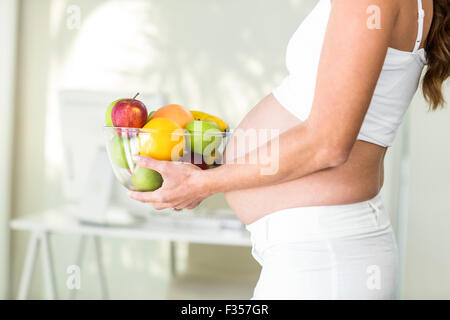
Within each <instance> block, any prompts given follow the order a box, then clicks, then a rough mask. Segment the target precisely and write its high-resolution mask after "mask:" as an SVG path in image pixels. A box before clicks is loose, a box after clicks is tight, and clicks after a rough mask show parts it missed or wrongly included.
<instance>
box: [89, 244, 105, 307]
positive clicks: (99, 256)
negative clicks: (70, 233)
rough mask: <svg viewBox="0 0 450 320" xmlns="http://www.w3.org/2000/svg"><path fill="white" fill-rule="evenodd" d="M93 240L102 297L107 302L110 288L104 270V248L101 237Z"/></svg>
mask: <svg viewBox="0 0 450 320" xmlns="http://www.w3.org/2000/svg"><path fill="white" fill-rule="evenodd" d="M93 240H94V250H95V259H96V262H97V271H98V281H99V284H100V296H101V298H102V299H103V300H107V299H108V287H107V285H106V276H105V270H104V268H103V259H102V248H101V247H102V246H101V242H100V237H98V236H93Z"/></svg>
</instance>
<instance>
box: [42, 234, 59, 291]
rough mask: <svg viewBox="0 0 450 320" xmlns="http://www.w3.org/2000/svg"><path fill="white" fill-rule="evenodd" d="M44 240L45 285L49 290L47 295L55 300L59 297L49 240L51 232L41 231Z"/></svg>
mask: <svg viewBox="0 0 450 320" xmlns="http://www.w3.org/2000/svg"><path fill="white" fill-rule="evenodd" d="M40 236H41V241H42V267H43V271H44V277H45V282H46V284H45V287H46V290H47V296H48V298H49V299H51V300H54V299H57V298H58V295H57V292H56V280H55V271H54V268H53V260H52V252H51V247H50V241H49V233H48V232H46V231H43V232H41V235H40Z"/></svg>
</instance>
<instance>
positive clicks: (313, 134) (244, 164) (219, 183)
mask: <svg viewBox="0 0 450 320" xmlns="http://www.w3.org/2000/svg"><path fill="white" fill-rule="evenodd" d="M321 132H323V131H317V130H313V128H310V127H309V126H308V122H307V121H305V122H303V123H301V124H300V125H298V126H296V127H294V128H292V129H290V130H288V131H286V132H284V133H283V134H281V135H280V136H278V137H276V138H275V139H272V140H270V141H268V142H267V143H265V144H263V145H261V146H259V147H258V148H257V149H255V150H252V151H250V152H249V153H247V154H245V155H244V156H241V157H239V158H236V159H233V161H232V162H231V163H228V162H227V163H226V164H224V165H222V166H220V167H218V168H215V169H212V170H206V171H204V172H202V174H201V177H200V178H199V179H200V180H201V183H202V184H203V185H204V186H205V188H207V189H208V190H210V192H211V193H220V192H227V191H231V190H239V189H248V188H253V187H258V186H265V185H271V184H277V183H280V182H285V181H289V180H293V179H298V178H300V177H303V176H305V175H308V174H310V173H313V172H316V171H319V170H322V169H326V168H329V167H332V166H336V165H339V164H342V163H343V162H344V161H345V159H346V155H345V153H344V152H342V151H341V148H339V147H338V146H333V145H332V144H331V145H330V144H327V143H326V141H324V139H326V137H323V136H322V137H321V136H320V134H321ZM329 140H330V141H332V140H333V139H329ZM277 145H278V148H276V146H277ZM270 152H276V153H277V154H275V156H274V157H272V158H271V160H272V161H275V163H270V164H268V163H267V162H266V161H263V160H262V159H261V157H260V155H261V154H270ZM253 159H257V161H254V160H253ZM268 166H270V168H269V167H268Z"/></svg>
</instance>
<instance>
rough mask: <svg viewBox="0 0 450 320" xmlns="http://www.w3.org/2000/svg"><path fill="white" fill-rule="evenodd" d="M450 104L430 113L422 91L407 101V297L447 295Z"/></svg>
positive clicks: (449, 91) (449, 265)
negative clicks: (408, 137)
mask: <svg viewBox="0 0 450 320" xmlns="http://www.w3.org/2000/svg"><path fill="white" fill-rule="evenodd" d="M444 91H445V95H446V99H447V101H450V86H449V85H448V83H447V85H446V86H444ZM449 107H450V105H447V106H446V108H445V109H444V110H438V111H435V112H429V111H428V109H427V106H426V103H425V101H424V100H423V97H422V96H421V95H420V94H419V95H417V96H416V98H415V99H414V102H413V104H412V106H411V135H410V142H409V143H410V147H409V148H410V173H409V174H410V178H409V179H410V185H409V201H408V223H407V242H406V249H407V250H406V261H405V278H404V296H403V297H404V298H406V299H450V167H449V165H450V142H449V140H450V108H449Z"/></svg>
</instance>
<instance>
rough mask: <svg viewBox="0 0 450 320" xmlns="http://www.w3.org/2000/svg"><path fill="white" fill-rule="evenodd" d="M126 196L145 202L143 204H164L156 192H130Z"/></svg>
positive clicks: (159, 194)
mask: <svg viewBox="0 0 450 320" xmlns="http://www.w3.org/2000/svg"><path fill="white" fill-rule="evenodd" d="M128 196H129V197H130V198H131V199H134V200H137V201H140V202H145V203H149V202H151V203H164V202H165V201H164V200H165V199H164V198H163V197H162V195H161V193H160V192H158V191H150V192H137V191H130V192H129V193H128Z"/></svg>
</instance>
